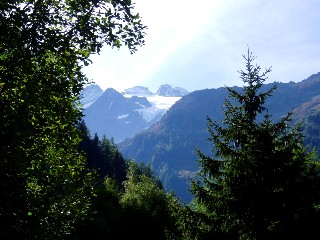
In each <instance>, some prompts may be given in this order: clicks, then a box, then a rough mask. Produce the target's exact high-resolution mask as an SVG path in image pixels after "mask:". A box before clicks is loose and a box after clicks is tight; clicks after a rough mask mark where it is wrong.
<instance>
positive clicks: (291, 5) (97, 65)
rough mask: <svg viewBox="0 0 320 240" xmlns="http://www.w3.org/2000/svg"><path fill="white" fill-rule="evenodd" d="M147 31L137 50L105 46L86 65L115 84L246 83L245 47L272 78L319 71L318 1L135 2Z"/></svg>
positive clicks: (193, 86) (94, 76)
mask: <svg viewBox="0 0 320 240" xmlns="http://www.w3.org/2000/svg"><path fill="white" fill-rule="evenodd" d="M134 2H136V5H135V12H139V14H140V16H141V20H142V22H143V24H144V25H146V26H147V27H148V29H147V30H146V33H147V36H146V37H145V45H144V46H142V47H139V48H138V51H137V52H136V53H134V54H132V55H131V54H130V52H129V50H128V49H127V48H126V47H125V46H123V47H122V48H121V49H120V50H118V49H111V48H110V47H108V46H106V47H105V48H104V49H103V50H102V52H101V54H100V55H94V56H92V58H91V59H92V61H93V64H92V65H90V66H89V67H86V68H85V69H84V72H85V73H86V74H87V76H88V78H89V79H90V80H93V81H94V82H95V83H97V84H98V85H100V87H101V88H102V89H106V88H108V87H112V88H115V89H117V90H121V89H125V88H129V87H133V86H144V87H147V88H148V89H149V90H150V91H156V90H157V89H158V88H159V87H160V86H161V85H163V84H170V85H171V86H173V87H182V88H185V89H186V90H188V91H194V90H198V89H205V88H218V87H222V86H234V85H238V86H240V85H242V82H241V80H240V78H239V73H238V70H242V69H244V66H245V62H244V59H243V57H242V55H243V54H246V53H247V50H248V47H249V48H250V50H251V51H252V52H253V55H255V56H257V59H256V63H257V64H259V65H260V66H261V67H262V69H264V68H268V67H272V72H271V73H270V74H269V75H268V76H269V79H268V82H273V81H278V82H289V81H295V82H298V81H301V80H303V79H305V78H307V77H309V76H310V75H312V74H314V73H318V72H320V57H319V56H320V44H319V42H320V24H319V19H320V1H319V0H281V1H279V0H255V1H253V0H224V1H223V0H198V1H191V0H175V1H169V0H163V1H158V2H155V1H148V0H139V1H134Z"/></svg>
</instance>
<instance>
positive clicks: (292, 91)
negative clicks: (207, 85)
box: [118, 73, 320, 202]
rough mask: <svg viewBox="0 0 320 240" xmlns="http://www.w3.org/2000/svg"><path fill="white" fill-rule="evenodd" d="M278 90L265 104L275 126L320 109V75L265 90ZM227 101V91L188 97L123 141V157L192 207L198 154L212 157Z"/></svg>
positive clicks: (295, 120) (204, 92) (203, 92)
mask: <svg viewBox="0 0 320 240" xmlns="http://www.w3.org/2000/svg"><path fill="white" fill-rule="evenodd" d="M274 85H276V86H277V89H276V90H275V91H274V93H273V95H272V96H271V97H269V98H268V99H267V102H266V104H265V107H266V108H267V109H268V114H270V115H271V118H272V119H273V120H274V121H277V120H279V119H280V118H281V117H283V116H285V115H286V114H287V113H288V112H290V111H292V110H293V112H294V115H293V120H294V121H293V123H298V122H301V121H303V119H304V117H307V115H306V113H309V112H311V113H312V112H314V111H316V110H317V109H320V108H319V106H320V103H319V99H320V73H318V74H314V75H312V76H311V77H309V78H308V79H306V80H303V81H301V82H299V83H294V82H290V83H278V82H274V83H270V84H265V85H263V88H262V91H264V90H267V89H270V88H271V87H272V86H274ZM233 88H234V89H235V90H237V91H241V90H242V88H240V87H233ZM227 96H228V91H227V89H226V88H218V89H205V90H199V91H194V92H191V93H189V94H188V95H185V96H183V97H182V98H181V99H180V100H179V101H177V102H176V103H175V104H174V105H172V107H171V108H170V109H169V110H168V111H167V112H166V113H165V114H164V115H163V117H162V118H161V120H160V121H158V122H157V123H155V124H153V125H152V126H150V127H149V128H148V129H147V130H145V131H143V132H140V133H137V134H136V135H135V136H134V137H133V138H129V139H126V140H124V141H121V142H120V143H119V144H118V147H119V150H120V152H121V153H122V154H123V156H124V157H125V158H130V159H135V160H136V161H137V162H145V163H150V164H151V166H152V168H153V171H154V172H155V173H156V174H157V175H158V176H159V177H160V179H161V181H162V183H163V184H164V187H165V189H166V190H167V191H170V190H173V191H174V192H175V193H176V195H177V196H178V197H180V199H181V200H182V201H184V202H189V201H190V200H191V197H192V196H191V194H190V192H189V191H188V189H189V187H190V186H189V178H190V177H192V176H194V174H195V173H196V172H197V171H198V170H199V168H198V164H197V159H198V157H197V155H196V152H195V148H198V149H200V150H201V151H202V152H204V153H205V154H207V155H209V156H212V149H213V146H212V145H211V143H210V142H209V141H208V140H207V138H208V137H209V133H208V132H207V130H206V128H207V121H206V117H207V116H209V117H210V118H211V119H212V120H214V121H216V122H218V123H219V122H221V121H222V119H223V118H224V115H223V114H224V111H223V104H224V100H225V98H226V97H227Z"/></svg>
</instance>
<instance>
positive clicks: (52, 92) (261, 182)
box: [0, 0, 320, 239]
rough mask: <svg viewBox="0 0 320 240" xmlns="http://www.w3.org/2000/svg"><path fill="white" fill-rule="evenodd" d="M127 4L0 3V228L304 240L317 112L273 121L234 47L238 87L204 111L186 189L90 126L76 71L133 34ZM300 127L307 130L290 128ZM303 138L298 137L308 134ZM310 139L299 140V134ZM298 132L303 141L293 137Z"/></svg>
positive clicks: (315, 175) (13, 233)
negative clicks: (187, 199) (177, 190)
mask: <svg viewBox="0 0 320 240" xmlns="http://www.w3.org/2000/svg"><path fill="white" fill-rule="evenodd" d="M133 10H134V8H133V4H132V3H131V1H103V0H80V1H79V0H77V1H76V0H70V1H56V0H48V1H32V0H28V1H2V2H1V3H0V13H1V14H0V30H1V33H4V34H1V35H0V92H1V94H0V103H1V108H0V111H1V114H0V161H1V162H0V164H1V165H0V169H1V170H0V177H1V185H0V186H1V189H0V190H1V193H2V197H1V200H0V220H1V225H0V238H1V239H127V238H129V237H130V238H133V239H136V238H137V239H213V238H216V239H286V238H289V239H290V238H291V239H296V238H298V239H301V238H304V239H310V238H311V236H314V235H316V234H317V227H318V225H319V223H320V212H319V208H320V194H319V187H320V179H319V177H320V175H319V170H320V169H319V167H320V165H319V157H318V154H317V151H318V150H319V146H318V144H317V143H318V136H319V134H314V133H315V132H317V133H318V132H319V128H318V126H319V124H318V123H319V114H318V113H315V114H314V115H312V116H310V117H309V118H308V120H307V121H306V124H305V125H304V126H300V125H299V126H298V125H291V124H289V123H290V122H291V117H292V113H291V112H289V113H288V114H287V115H286V116H285V117H283V118H282V119H280V120H279V121H273V119H272V116H271V115H269V114H268V111H267V109H266V108H265V106H264V103H265V101H266V99H267V98H269V97H272V96H271V95H272V92H273V91H276V86H274V87H273V88H271V89H268V90H265V91H264V90H263V91H261V87H262V86H263V83H264V81H265V80H266V78H267V74H268V73H269V72H270V71H271V69H267V70H266V71H265V72H262V73H261V69H260V67H259V66H258V65H254V60H255V58H254V56H253V55H252V54H251V52H250V51H248V54H247V55H244V56H243V57H244V60H245V69H244V70H243V71H240V77H241V79H242V81H243V88H241V90H240V91H236V90H234V89H232V88H227V90H228V92H229V95H228V98H226V100H225V102H224V119H223V121H222V122H216V121H215V120H214V119H211V118H209V117H208V118H207V127H208V128H207V130H208V133H209V135H210V138H209V139H208V140H209V141H210V142H211V143H212V155H206V154H205V153H203V152H202V151H201V149H197V154H198V157H199V158H198V163H199V166H200V168H201V171H199V172H198V174H197V176H194V178H193V179H192V181H191V185H192V188H191V189H190V191H191V193H192V195H193V200H192V202H191V203H190V204H182V203H181V202H179V200H178V198H177V197H176V196H175V194H174V193H173V192H169V193H168V192H165V191H164V189H163V186H162V183H161V181H160V180H159V179H158V177H157V176H156V175H155V174H154V173H153V172H152V170H151V168H150V166H148V165H145V164H142V163H139V164H138V163H136V162H135V161H133V160H130V159H124V158H123V156H122V155H121V153H120V152H119V150H118V148H117V146H116V145H115V143H114V141H113V140H112V139H107V138H106V137H103V138H102V139H99V137H98V136H97V135H96V134H95V135H94V136H91V134H90V132H89V131H88V128H87V127H86V125H85V122H83V121H82V118H83V114H82V109H81V106H79V105H78V102H79V97H80V92H81V90H82V89H83V87H84V85H85V84H87V83H88V80H87V79H86V77H85V76H84V74H83V73H82V68H83V66H85V65H88V64H90V60H89V56H90V55H91V54H94V53H99V52H100V50H101V48H102V46H103V45H109V46H110V47H121V46H123V45H124V46H126V47H128V48H129V51H131V53H134V52H135V51H137V47H138V46H142V45H143V43H144V40H143V38H144V36H145V30H146V27H145V26H144V25H143V24H142V23H141V21H140V17H139V15H138V14H134V13H133ZM302 131H304V133H306V136H304V134H303V133H302ZM308 136H310V137H309V138H308ZM311 136H312V137H311ZM305 139H307V140H305ZM306 144H307V145H306Z"/></svg>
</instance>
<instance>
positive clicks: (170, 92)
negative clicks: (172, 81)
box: [156, 84, 188, 97]
mask: <svg viewBox="0 0 320 240" xmlns="http://www.w3.org/2000/svg"><path fill="white" fill-rule="evenodd" d="M156 94H157V95H159V96H164V97H183V96H185V95H187V94H188V92H187V90H185V89H183V88H180V87H175V88H172V86H170V85H169V84H165V85H161V86H160V88H159V89H158V91H157V92H156Z"/></svg>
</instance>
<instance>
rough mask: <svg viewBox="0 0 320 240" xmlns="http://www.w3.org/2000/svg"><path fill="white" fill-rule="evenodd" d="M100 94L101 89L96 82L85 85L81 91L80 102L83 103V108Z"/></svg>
mask: <svg viewBox="0 0 320 240" xmlns="http://www.w3.org/2000/svg"><path fill="white" fill-rule="evenodd" d="M102 94H103V90H102V89H101V88H100V87H99V86H98V85H97V84H91V85H89V86H87V87H86V88H85V89H84V90H83V91H82V92H81V103H82V104H83V108H87V107H89V106H90V105H91V104H92V103H94V102H95V101H96V100H97V99H98V98H99V97H100V96H101V95H102Z"/></svg>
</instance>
